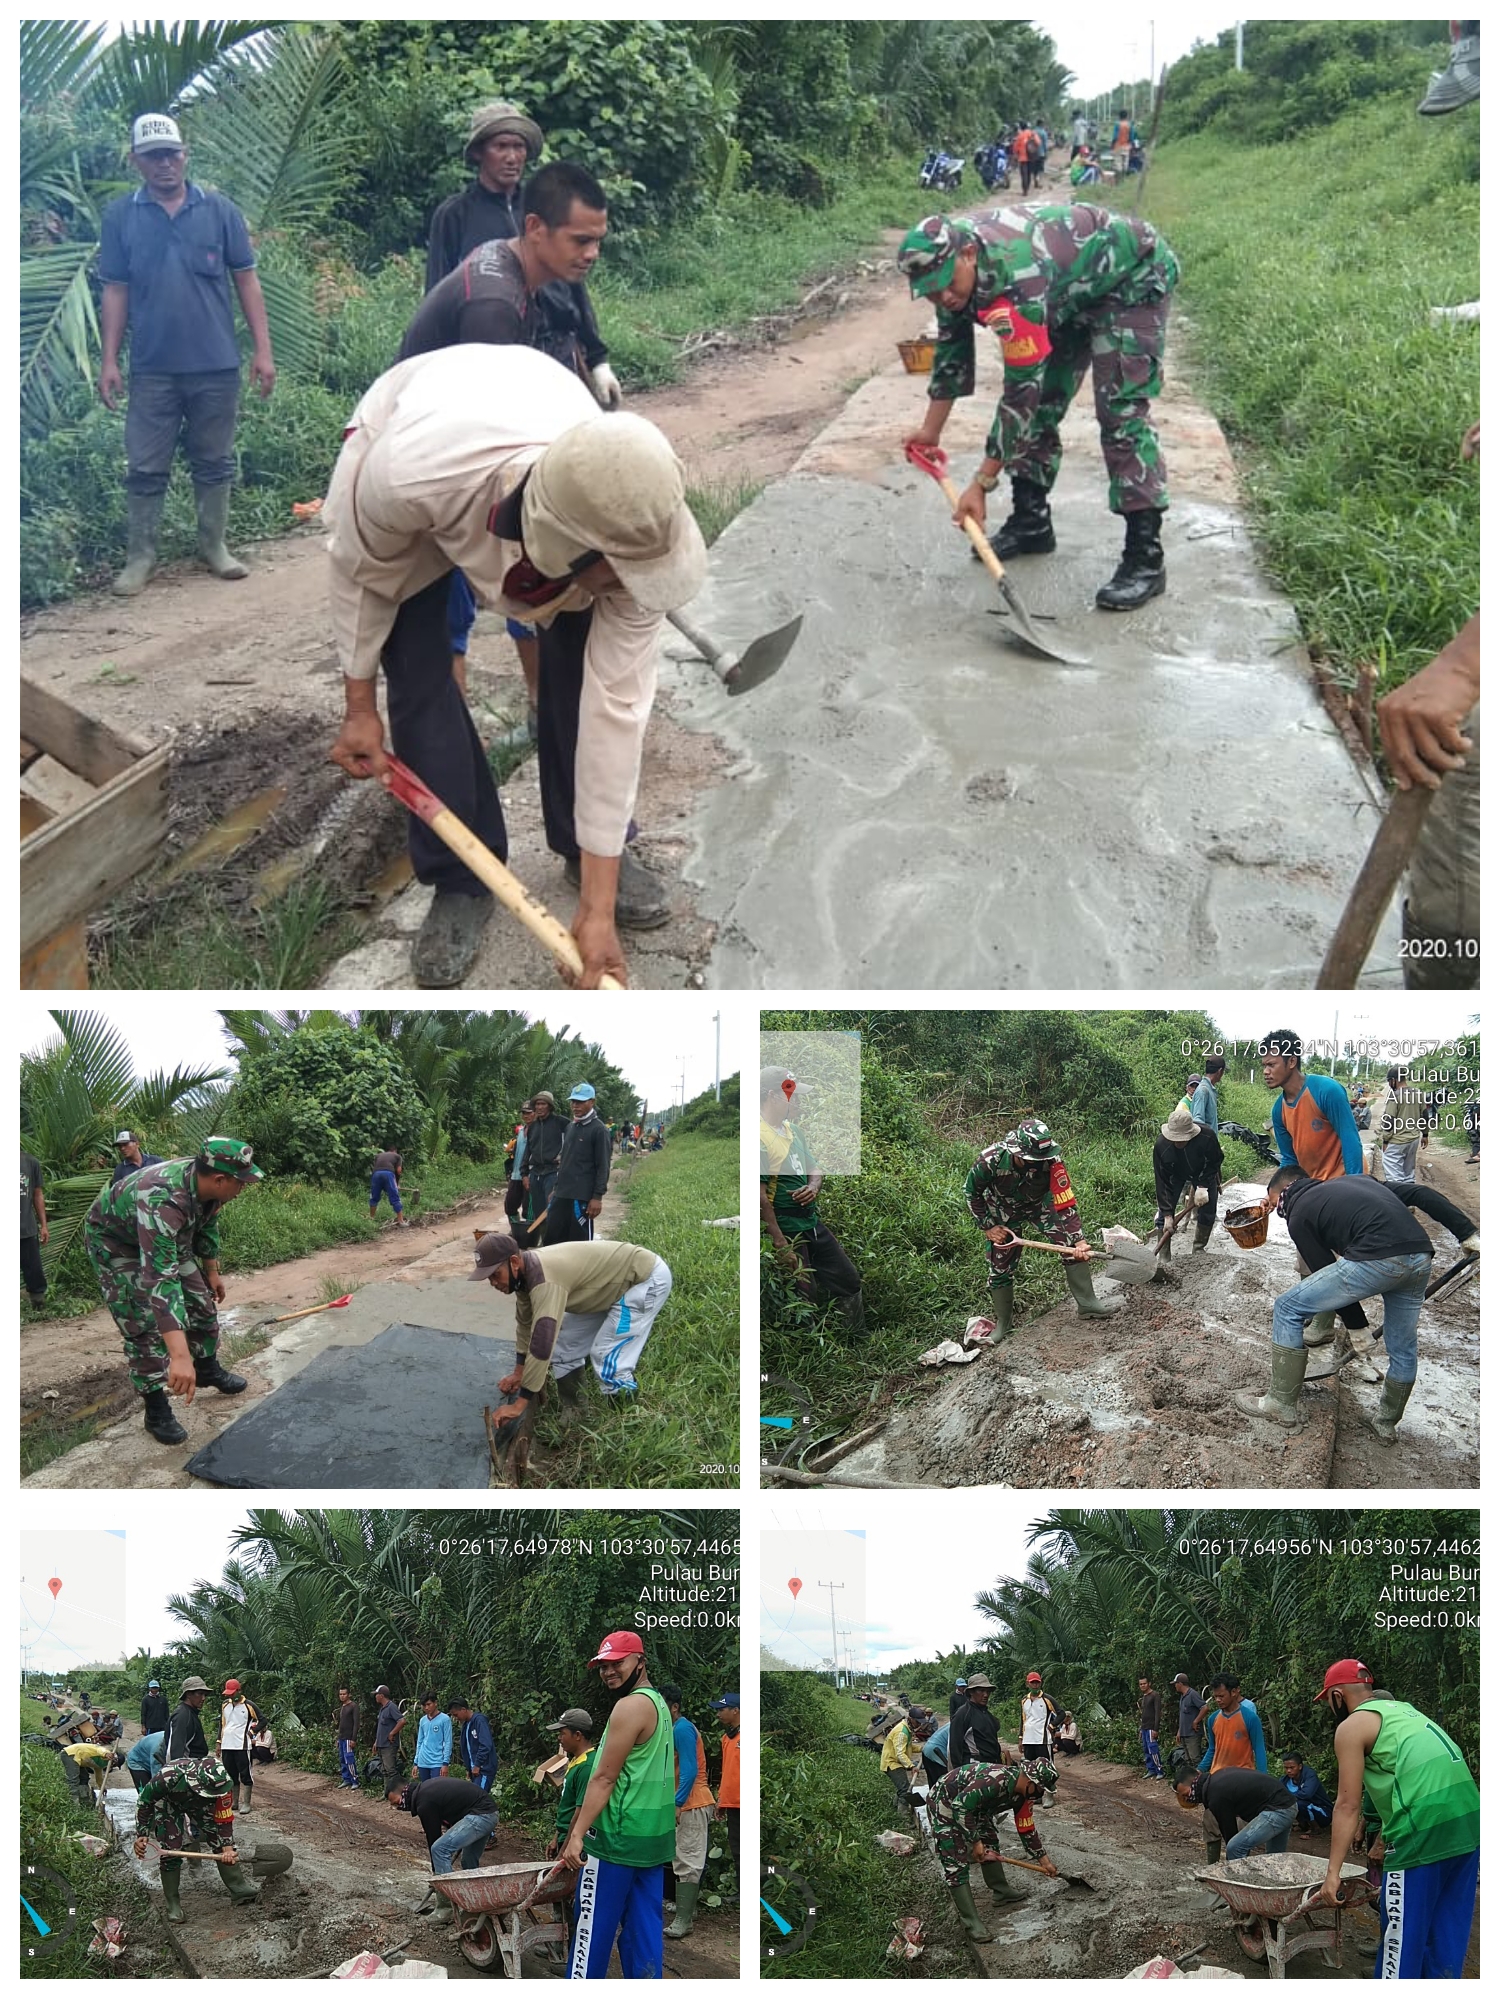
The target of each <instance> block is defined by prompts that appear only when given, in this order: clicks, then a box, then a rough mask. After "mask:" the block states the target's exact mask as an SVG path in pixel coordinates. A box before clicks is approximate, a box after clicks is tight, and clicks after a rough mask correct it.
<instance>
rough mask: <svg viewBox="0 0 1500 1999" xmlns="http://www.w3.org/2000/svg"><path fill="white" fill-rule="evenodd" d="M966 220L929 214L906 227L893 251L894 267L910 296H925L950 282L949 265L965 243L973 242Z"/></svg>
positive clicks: (955, 260)
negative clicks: (908, 286)
mask: <svg viewBox="0 0 1500 1999" xmlns="http://www.w3.org/2000/svg"><path fill="white" fill-rule="evenodd" d="M976 240H977V239H976V237H975V234H974V231H973V229H972V228H971V227H970V226H969V224H968V223H967V222H956V221H954V219H953V218H952V216H949V215H929V216H927V217H926V219H925V220H924V221H921V222H919V223H918V224H917V226H916V228H915V229H909V230H908V231H907V232H906V236H905V238H904V240H903V241H902V244H901V248H900V249H899V250H898V251H897V252H896V269H897V270H898V271H900V273H901V275H902V276H903V277H904V278H905V279H906V280H907V281H908V283H909V284H910V285H911V295H912V297H913V298H928V297H930V296H931V294H932V293H933V292H940V291H943V290H944V289H945V288H946V287H947V286H948V285H950V284H952V282H953V266H954V264H955V263H956V262H957V261H958V253H959V251H960V250H961V249H963V247H964V245H965V244H966V243H972V242H974V241H976Z"/></svg>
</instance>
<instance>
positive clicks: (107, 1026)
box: [49, 1007, 135, 1104]
mask: <svg viewBox="0 0 1500 1999" xmlns="http://www.w3.org/2000/svg"><path fill="white" fill-rule="evenodd" d="M49 1011H50V1012H51V1015H52V1018H53V1020H54V1021H55V1022H56V1023H57V1029H58V1032H59V1033H60V1034H61V1035H62V1038H63V1041H64V1042H65V1043H66V1045H67V1050H68V1058H69V1061H70V1062H71V1063H73V1064H76V1065H77V1068H78V1070H79V1072H80V1073H81V1074H82V1076H83V1078H84V1080H85V1082H86V1083H87V1085H88V1089H89V1094H90V1095H91V1096H92V1097H93V1098H94V1100H95V1102H96V1103H101V1104H105V1103H107V1104H120V1103H123V1102H124V1101H125V1100H126V1098H127V1097H128V1096H129V1095H130V1092H131V1089H132V1086H133V1084H134V1081H135V1063H134V1061H133V1059H132V1057H131V1053H130V1043H129V1042H128V1041H127V1040H126V1039H125V1035H124V1032H123V1030H122V1029H121V1028H120V1027H118V1026H117V1025H116V1024H115V1022H114V1021H112V1020H111V1019H110V1018H109V1016H108V1015H107V1014H103V1013H85V1012H82V1011H80V1010H77V1009H74V1008H72V1007H52V1008H50V1009H49Z"/></svg>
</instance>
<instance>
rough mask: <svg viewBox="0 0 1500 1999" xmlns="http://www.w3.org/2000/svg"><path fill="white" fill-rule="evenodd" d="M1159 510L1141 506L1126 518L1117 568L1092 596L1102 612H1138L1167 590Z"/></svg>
mask: <svg viewBox="0 0 1500 1999" xmlns="http://www.w3.org/2000/svg"><path fill="white" fill-rule="evenodd" d="M1161 520H1162V509H1161V508H1160V507H1142V508H1141V509H1140V511H1139V512H1138V513H1133V514H1127V515H1126V516H1125V553H1124V554H1123V555H1122V556H1121V557H1120V566H1119V568H1118V569H1117V570H1116V571H1115V573H1114V575H1113V576H1111V577H1110V579H1109V581H1108V582H1107V583H1106V584H1105V585H1104V587H1103V589H1102V590H1100V591H1098V592H1097V593H1096V595H1095V597H1094V602H1095V603H1096V604H1097V605H1098V607H1099V609H1100V610H1101V611H1137V610H1139V609H1140V607H1141V605H1142V604H1148V603H1149V602H1150V601H1151V599H1152V598H1153V597H1159V596H1160V595H1161V594H1162V592H1163V591H1164V590H1165V589H1166V587H1167V558H1166V556H1165V555H1164V554H1163V553H1162V546H1161Z"/></svg>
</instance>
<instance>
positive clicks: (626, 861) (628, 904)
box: [563, 847, 672, 930]
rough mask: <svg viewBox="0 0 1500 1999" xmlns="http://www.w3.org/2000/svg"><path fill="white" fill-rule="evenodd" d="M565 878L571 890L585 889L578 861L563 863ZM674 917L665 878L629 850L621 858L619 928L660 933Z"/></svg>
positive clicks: (617, 895)
mask: <svg viewBox="0 0 1500 1999" xmlns="http://www.w3.org/2000/svg"><path fill="white" fill-rule="evenodd" d="M563 875H564V878H565V879H566V881H567V884H568V886H569V888H578V887H580V886H581V884H582V880H583V877H582V873H581V870H580V866H579V863H578V862H577V861H576V860H572V861H565V862H564V863H563ZM671 914H672V907H671V904H670V903H669V902H668V900H667V890H666V886H665V884H664V883H663V881H662V878H661V876H660V875H659V874H657V873H656V872H655V871H654V870H653V869H651V868H648V867H647V866H646V863H645V862H644V861H642V860H639V859H637V857H636V856H635V855H634V854H633V853H632V852H631V851H630V849H629V847H627V848H626V849H625V851H624V852H623V853H622V854H621V856H620V884H619V887H618V888H617V889H616V890H615V924H616V926H617V928H619V929H621V930H659V929H660V928H661V926H662V924H664V923H666V922H667V921H668V920H669V919H670V917H671Z"/></svg>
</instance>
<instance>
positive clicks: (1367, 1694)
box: [865, 1659, 1479, 1978]
mask: <svg viewBox="0 0 1500 1999" xmlns="http://www.w3.org/2000/svg"><path fill="white" fill-rule="evenodd" d="M1137 1688H1138V1698H1139V1707H1138V1722H1139V1730H1140V1744H1141V1756H1142V1762H1143V1766H1144V1773H1145V1776H1146V1778H1147V1779H1148V1780H1154V1781H1160V1782H1163V1783H1168V1782H1169V1783H1171V1784H1172V1785H1173V1787H1174V1789H1175V1790H1176V1794H1177V1798H1178V1802H1179V1803H1180V1805H1181V1806H1182V1808H1183V1809H1184V1810H1185V1811H1193V1810H1197V1809H1199V1808H1201V1809H1202V1813H1203V1820H1202V1824H1203V1850H1204V1858H1205V1861H1206V1863H1207V1865H1208V1866H1209V1867H1210V1868H1216V1867H1218V1866H1220V1864H1221V1863H1222V1862H1224V1861H1236V1860H1241V1859H1244V1858H1245V1857H1247V1856H1248V1855H1251V1854H1254V1853H1261V1852H1267V1853H1285V1852H1286V1851H1288V1848H1289V1843H1290V1841H1291V1839H1292V1837H1293V1835H1294V1834H1295V1835H1296V1836H1297V1837H1298V1838H1299V1839H1301V1840H1303V1841H1306V1842H1319V1843H1321V1842H1322V1841H1323V1840H1325V1839H1326V1841H1327V1846H1328V1854H1327V1870H1326V1874H1325V1878H1324V1882H1323V1885H1322V1888H1321V1891H1320V1893H1321V1899H1322V1900H1323V1901H1325V1902H1327V1903H1330V1904H1332V1903H1334V1902H1335V1901H1336V1900H1337V1897H1338V1894H1339V1890H1340V1887H1341V1881H1342V1869H1343V1866H1344V1864H1345V1863H1346V1861H1347V1860H1348V1857H1349V1855H1350V1854H1351V1852H1354V1851H1360V1852H1362V1853H1363V1854H1364V1855H1365V1857H1366V1859H1367V1861H1368V1866H1369V1878H1370V1879H1371V1881H1372V1883H1374V1882H1376V1881H1378V1883H1379V1887H1380V1917H1381V1933H1380V1940H1379V1943H1378V1945H1371V1946H1370V1952H1371V1954H1373V1955H1375V1956H1376V1957H1377V1958H1378V1966H1377V1976H1380V1977H1384V1978H1423V1977H1428V1978H1431V1977H1445V1978H1456V1977H1459V1976H1461V1975H1462V1970H1463V1963H1464V1957H1465V1954H1466V1952H1467V1949H1468V1941H1469V1931H1470V1927H1471V1924H1472V1920H1473V1914H1474V1900H1475V1891H1476V1887H1477V1882H1478V1872H1479V1792H1478V1788H1477V1786H1476V1784H1475V1782H1474V1779H1473V1776H1472V1775H1471V1773H1470V1771H1469V1767H1468V1763H1467V1761H1466V1759H1465V1758H1464V1755H1463V1752H1462V1751H1461V1750H1460V1749H1459V1748H1458V1745H1457V1744H1456V1743H1455V1742H1454V1741H1453V1740H1452V1738H1451V1737H1450V1736H1449V1735H1448V1733H1447V1732H1446V1730H1444V1729H1443V1728H1442V1727H1441V1726H1440V1724H1439V1723H1438V1722H1436V1721H1435V1720H1433V1719H1432V1718H1431V1717H1430V1716H1429V1715H1426V1714H1424V1713H1422V1712H1421V1711H1420V1710H1419V1709H1417V1708H1416V1707H1414V1706H1413V1705H1412V1704H1411V1703H1410V1702H1407V1701H1402V1700H1398V1699H1396V1698H1395V1696H1393V1695H1392V1694H1390V1693H1388V1692H1386V1691H1385V1690H1383V1689H1380V1688H1377V1687H1376V1685H1375V1677H1374V1674H1373V1673H1372V1671H1371V1669H1370V1668H1369V1667H1368V1666H1366V1665H1364V1664H1362V1663H1361V1662H1360V1661H1359V1660H1357V1659H1341V1660H1336V1661H1335V1662H1334V1663H1333V1664H1332V1665H1331V1666H1330V1667H1329V1668H1328V1670H1327V1672H1326V1673H1325V1675H1324V1678H1323V1686H1322V1691H1321V1692H1319V1693H1317V1694H1316V1695H1314V1696H1312V1698H1311V1700H1310V1701H1309V1704H1308V1705H1309V1707H1310V1708H1311V1707H1313V1706H1315V1705H1316V1704H1317V1703H1319V1702H1324V1701H1326V1702H1327V1703H1328V1706H1329V1712H1330V1713H1331V1715H1332V1717H1333V1720H1334V1723H1335V1728H1334V1735H1333V1753H1334V1759H1335V1764H1336V1776H1335V1779H1334V1790H1333V1793H1332V1794H1330V1792H1329V1790H1328V1789H1327V1788H1326V1787H1325V1786H1324V1784H1323V1782H1322V1780H1321V1778H1320V1777H1319V1775H1318V1772H1317V1771H1316V1770H1315V1769H1314V1768H1313V1767H1312V1765H1311V1764H1309V1763H1308V1762H1307V1761H1306V1759H1305V1758H1304V1757H1303V1756H1302V1755H1301V1754H1300V1753H1299V1752H1296V1751H1291V1750H1289V1751H1287V1752H1286V1753H1285V1754H1284V1755H1282V1756H1280V1757H1274V1758H1273V1757H1272V1755H1271V1752H1269V1751H1268V1749H1267V1744H1266V1727H1265V1724H1264V1723H1263V1721H1262V1718H1261V1715H1260V1712H1259V1710H1258V1709H1257V1707H1256V1705H1255V1703H1254V1702H1253V1701H1252V1700H1250V1699H1249V1698H1248V1697H1247V1696H1246V1695H1245V1693H1244V1690H1243V1688H1242V1686H1241V1684H1240V1679H1239V1676H1238V1675H1237V1674H1235V1673H1233V1672H1231V1671H1227V1670H1226V1671H1223V1672H1219V1673H1216V1674H1214V1675H1213V1676H1212V1677H1211V1678H1210V1679H1209V1681H1208V1682H1207V1684H1206V1685H1205V1686H1203V1687H1202V1688H1201V1689H1200V1688H1199V1687H1198V1686H1196V1685H1195V1684H1194V1683H1193V1680H1192V1679H1191V1678H1190V1676H1189V1675H1188V1674H1187V1673H1186V1672H1179V1673H1177V1674H1176V1675H1175V1676H1174V1677H1173V1680H1172V1692H1173V1694H1174V1695H1175V1697H1176V1708H1175V1712H1174V1713H1173V1714H1172V1715H1171V1716H1170V1728H1171V1746H1170V1748H1169V1749H1167V1750H1166V1753H1165V1755H1164V1754H1163V1744H1164V1742H1165V1741H1166V1739H1167V1728H1168V1719H1169V1718H1168V1716H1167V1714H1166V1712H1165V1710H1164V1705H1163V1696H1162V1694H1161V1693H1160V1692H1159V1691H1158V1690H1157V1688H1156V1687H1155V1685H1154V1684H1153V1681H1152V1677H1151V1675H1150V1674H1149V1673H1142V1674H1141V1675H1140V1676H1139V1678H1138V1681H1137ZM995 1691H996V1689H995V1686H994V1683H993V1682H992V1681H991V1680H990V1678H989V1676H988V1675H987V1674H985V1673H973V1672H971V1673H968V1674H966V1675H960V1676H959V1677H958V1678H957V1679H956V1680H955V1682H954V1686H953V1691H952V1693H951V1695H950V1696H949V1702H948V1708H949V1712H948V1715H947V1717H946V1718H944V1717H942V1716H941V1715H939V1714H938V1713H936V1712H935V1711H934V1710H933V1709H932V1708H930V1707H924V1706H923V1705H922V1704H921V1703H919V1702H917V1701H914V1700H912V1699H911V1697H910V1696H909V1695H907V1694H905V1693H897V1694H895V1695H894V1696H891V1697H889V1698H888V1697H886V1696H883V1695H876V1696H874V1697H873V1698H874V1701H875V1708H876V1711H875V1713H874V1715H873V1716H872V1717H871V1720H870V1723H869V1727H868V1729H867V1731H866V1735H865V1740H866V1741H867V1742H868V1743H870V1744H871V1745H873V1746H878V1748H879V1750H880V1767H881V1769H882V1770H883V1771H886V1772H888V1773H889V1775H890V1777H891V1780H892V1784H893V1787H894V1790H895V1800H896V1811H897V1816H898V1818H901V1819H903V1820H905V1821H907V1822H908V1823H915V1824H917V1825H918V1826H920V1827H921V1828H922V1829H924V1830H925V1831H926V1832H927V1833H928V1834H929V1835H930V1836H931V1838H932V1842H933V1845H934V1847H935V1849H936V1852H937V1856H938V1859H939V1861H940V1863H941V1865H942V1869H943V1876H944V1880H945V1882H946V1883H947V1886H948V1889H949V1892H950V1893H951V1895H952V1896H953V1900H954V1905H955V1907H956V1909H957V1910H958V1913H959V1917H960V1920H961V1921H962V1923H963V1926H964V1929H965V1931H966V1932H967V1933H968V1935H969V1936H970V1937H972V1938H973V1939H974V1941H975V1942H978V1943H988V1942H991V1941H993V1939H992V1937H991V1935H990V1932H989V1930H988V1928H987V1927H986V1925H985V1922H984V1921H983V1919H982V1918H981V1917H980V1916H979V1913H978V1911H977V1910H976V1908H975V1905H974V1896H973V1890H972V1888H971V1886H970V1882H969V1867H970V1863H971V1862H977V1863H978V1864H979V1867H980V1871H981V1875H982V1878H983V1880H984V1883H985V1886H986V1887H987V1888H988V1889H989V1890H990V1896H991V1901H992V1902H993V1904H994V1905H995V1907H996V1909H997V1910H1002V1911H1003V1909H1004V1908H1005V1907H1006V1905H1008V1904H1011V1903H1016V1902H1022V1901H1024V1900H1026V1896H1025V1894H1024V1892H1023V1890H1022V1889H1021V1888H1020V1887H1019V1886H1018V1885H1017V1884H1016V1883H1015V1882H1013V1881H1012V1880H1010V1879H1009V1878H1008V1877H1007V1875H1006V1872H1005V1866H1004V1862H1003V1860H1002V1858H1001V1855H1000V1850H999V1838H998V1832H997V1825H998V1823H999V1822H1000V1821H1001V1820H1003V1819H1005V1818H1006V1817H1009V1818H1010V1819H1011V1820H1012V1823H1013V1826H1014V1829H1015V1831H1016V1833H1017V1835H1018V1837H1019V1838H1020V1841H1021V1844H1022V1846H1023V1847H1024V1848H1025V1850H1026V1853H1027V1855H1028V1856H1029V1858H1030V1859H1031V1860H1033V1861H1035V1862H1036V1864H1037V1865H1038V1866H1039V1867H1040V1868H1041V1871H1042V1872H1043V1873H1044V1874H1049V1875H1054V1876H1055V1875H1056V1873H1057V1871H1058V1870H1057V1867H1056V1865H1055V1863H1054V1862H1052V1861H1051V1860H1050V1859H1049V1858H1048V1857H1047V1855H1046V1852H1045V1849H1044V1846H1043V1843H1042V1839H1041V1835H1040V1833H1039V1832H1038V1830H1037V1827H1036V1822H1035V1817H1034V1812H1035V1809H1036V1807H1037V1805H1038V1803H1040V1805H1041V1807H1042V1808H1043V1809H1051V1808H1053V1807H1054V1806H1055V1805H1056V1803H1057V1800H1058V1792H1059V1780H1060V1770H1059V1765H1060V1762H1063V1761H1064V1760H1065V1759H1067V1758H1069V1757H1073V1756H1077V1755H1079V1754H1080V1753H1081V1750H1082V1742H1081V1738H1080V1733H1079V1729H1078V1724H1077V1721H1076V1719H1075V1718H1074V1716H1073V1714H1072V1713H1071V1712H1070V1711H1069V1710H1068V1709H1066V1708H1064V1707H1063V1706H1062V1704H1061V1703H1060V1702H1059V1701H1058V1700H1056V1699H1055V1698H1054V1697H1053V1696H1052V1695H1051V1694H1049V1693H1048V1692H1047V1691H1046V1689H1045V1686H1044V1683H1043V1675H1042V1674H1041V1673H1040V1672H1038V1671H1036V1670H1034V1669H1033V1670H1032V1671H1031V1672H1028V1673H1027V1674H1026V1676H1025V1680H1024V1683H1023V1685H1022V1687H1021V1690H1020V1693H1019V1697H1018V1699H1017V1702H1016V1706H1015V1710H1014V1719H1015V1734H1014V1742H1013V1743H1012V1741H1011V1739H1010V1738H1009V1736H1008V1735H1002V1732H1001V1727H1002V1724H1001V1721H1000V1719H999V1717H998V1716H997V1715H996V1714H995V1712H994V1711H993V1696H994V1694H995ZM1096 1713H1097V1715H1098V1718H1099V1720H1100V1721H1101V1722H1103V1721H1104V1720H1106V1719H1107V1717H1106V1715H1105V1712H1104V1710H1103V1709H1102V1708H1097V1709H1096ZM1309 1720H1311V1715H1309ZM1272 1761H1274V1762H1275V1764H1276V1766H1277V1767H1276V1768H1275V1769H1272V1768H1271V1767H1270V1765H1271V1762H1272Z"/></svg>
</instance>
